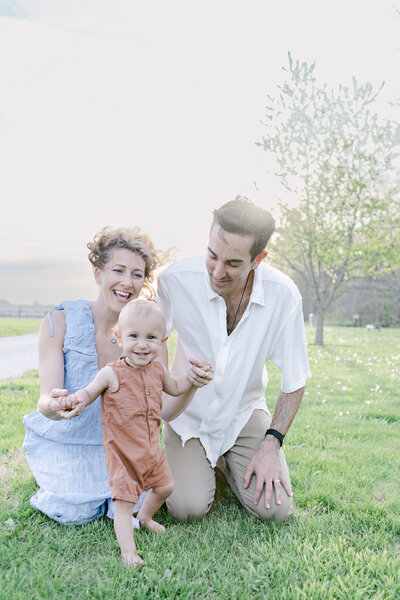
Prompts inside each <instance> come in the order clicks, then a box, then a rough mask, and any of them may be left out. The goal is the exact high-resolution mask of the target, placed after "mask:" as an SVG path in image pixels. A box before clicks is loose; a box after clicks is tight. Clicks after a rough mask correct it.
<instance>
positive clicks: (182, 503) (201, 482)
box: [163, 410, 292, 521]
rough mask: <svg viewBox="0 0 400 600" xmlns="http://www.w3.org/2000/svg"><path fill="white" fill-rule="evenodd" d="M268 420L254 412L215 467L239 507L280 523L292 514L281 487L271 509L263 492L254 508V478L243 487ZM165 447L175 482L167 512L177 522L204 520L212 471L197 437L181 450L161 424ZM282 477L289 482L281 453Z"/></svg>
mask: <svg viewBox="0 0 400 600" xmlns="http://www.w3.org/2000/svg"><path fill="white" fill-rule="evenodd" d="M270 423H271V417H270V416H269V415H268V414H267V413H266V412H264V411H263V410H255V411H253V413H252V415H251V417H250V419H249V420H248V422H247V423H246V425H245V426H244V427H243V429H242V431H241V432H240V434H239V436H238V438H237V440H236V443H235V445H234V446H233V447H232V448H231V449H230V450H228V452H225V454H224V455H223V456H222V457H220V459H219V461H218V463H217V467H218V468H220V469H221V471H222V472H223V474H224V475H225V478H226V480H227V482H228V484H229V486H230V488H231V489H232V491H233V493H234V494H235V496H236V498H237V499H238V500H239V502H240V503H241V504H242V506H243V507H244V508H245V509H246V510H247V511H249V512H250V513H252V514H253V515H255V516H256V517H258V518H259V519H264V520H266V519H272V518H274V519H275V520H276V521H281V520H283V519H285V518H287V517H288V516H289V515H290V514H291V513H292V498H290V497H289V496H288V495H287V494H286V492H285V490H284V489H283V487H282V492H281V500H282V503H281V504H280V505H277V504H276V503H275V493H274V491H273V492H272V498H271V508H270V509H268V510H267V509H266V508H265V503H264V495H265V489H264V490H263V492H262V494H261V497H260V500H259V502H258V504H257V505H255V504H254V502H253V496H254V489H255V484H256V478H255V476H253V477H252V479H251V483H250V485H249V487H248V488H247V489H244V487H243V481H244V474H245V471H246V468H247V465H248V464H249V462H250V460H251V458H252V457H253V455H254V454H255V452H256V451H257V450H258V448H259V447H260V444H261V442H262V440H263V439H264V435H265V432H266V430H267V429H268V427H269V425H270ZM163 439H164V448H165V453H166V455H167V460H168V463H169V466H170V469H171V471H172V475H173V477H174V481H175V487H174V491H173V493H172V494H171V496H169V498H168V500H167V507H168V510H169V511H170V512H171V514H172V516H173V517H175V518H176V519H179V520H185V519H187V518H188V517H203V516H204V515H206V514H207V512H208V511H209V510H210V508H211V506H212V503H213V501H214V495H215V487H216V481H215V471H214V469H213V467H212V466H211V464H210V462H209V460H208V459H207V457H206V453H205V450H204V448H203V446H202V444H201V442H200V440H199V439H198V438H191V439H189V440H188V441H187V442H186V444H185V446H184V447H183V448H182V441H181V438H180V436H179V435H177V434H176V433H175V431H174V430H173V429H172V428H171V427H170V425H169V424H168V423H164V428H163ZM279 457H280V461H281V466H282V470H283V473H284V476H285V478H286V479H287V480H289V471H288V467H287V464H286V460H285V456H284V454H283V452H282V450H280V452H279Z"/></svg>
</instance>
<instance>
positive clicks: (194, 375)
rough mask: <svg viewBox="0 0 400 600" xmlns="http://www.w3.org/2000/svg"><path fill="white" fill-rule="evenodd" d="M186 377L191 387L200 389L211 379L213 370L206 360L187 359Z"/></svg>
mask: <svg viewBox="0 0 400 600" xmlns="http://www.w3.org/2000/svg"><path fill="white" fill-rule="evenodd" d="M187 376H188V379H189V381H190V383H191V384H192V385H194V386H195V387H198V388H201V387H203V386H205V385H207V384H208V383H210V381H211V380H212V379H213V377H214V369H213V366H212V364H211V363H210V362H208V360H204V359H198V358H189V366H188V373H187Z"/></svg>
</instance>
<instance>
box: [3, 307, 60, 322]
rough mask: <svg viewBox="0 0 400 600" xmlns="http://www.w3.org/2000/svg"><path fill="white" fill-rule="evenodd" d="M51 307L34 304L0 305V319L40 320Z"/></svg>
mask: <svg viewBox="0 0 400 600" xmlns="http://www.w3.org/2000/svg"><path fill="white" fill-rule="evenodd" d="M52 308H53V305H51V304H49V305H46V306H40V305H35V304H30V305H29V304H27V305H23V304H0V317H10V318H14V319H15V318H17V319H18V318H21V319H22V318H24V319H40V318H42V317H45V316H46V315H47V313H48V312H49V310H51V309H52Z"/></svg>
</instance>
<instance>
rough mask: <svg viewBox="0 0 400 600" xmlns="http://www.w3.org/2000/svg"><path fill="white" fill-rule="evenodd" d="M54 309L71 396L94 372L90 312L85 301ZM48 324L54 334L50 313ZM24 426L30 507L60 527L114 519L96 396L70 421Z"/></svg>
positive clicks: (38, 418)
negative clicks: (60, 319) (31, 483)
mask: <svg viewBox="0 0 400 600" xmlns="http://www.w3.org/2000/svg"><path fill="white" fill-rule="evenodd" d="M54 310H65V315H66V332H65V338H64V346H63V352H64V388H66V389H67V390H68V391H69V393H74V392H76V391H77V390H79V389H81V388H83V387H85V386H86V385H88V384H89V383H90V382H91V381H92V380H93V378H94V377H95V375H96V373H97V371H98V357H97V352H96V344H95V327H94V323H93V316H92V311H91V309H90V305H89V303H88V302H87V301H86V300H75V301H73V302H63V303H62V304H59V305H58V306H56V307H55V309H54ZM48 319H49V323H50V332H51V335H53V325H52V321H51V313H49V315H48ZM23 421H24V425H25V428H26V436H25V441H24V444H23V447H22V448H23V450H24V452H25V454H26V456H27V459H28V463H29V466H30V468H31V471H32V473H33V475H34V477H35V479H36V481H37V484H38V485H39V488H40V489H39V490H38V492H36V494H35V495H34V496H32V498H31V500H30V503H31V506H33V508H37V509H38V510H40V511H41V512H43V513H44V514H46V515H47V516H49V517H50V518H51V519H54V520H55V521H59V522H60V523H63V524H75V525H81V524H82V523H87V522H89V521H93V520H94V519H96V518H98V517H101V516H103V515H104V514H105V513H106V511H107V514H108V516H110V517H111V518H112V517H113V507H112V502H111V499H110V497H111V491H110V486H109V483H108V475H107V467H106V461H105V456H104V450H103V427H102V423H101V415H100V396H99V397H98V398H97V399H96V400H95V401H94V402H93V403H92V404H90V405H89V406H88V407H87V408H85V410H84V411H83V413H82V414H81V415H80V416H79V417H75V418H74V419H71V420H70V421H69V420H65V419H64V420H60V421H53V420H51V419H48V418H46V417H45V416H43V415H42V414H41V413H40V412H39V411H36V412H34V413H32V414H30V415H27V416H26V417H24V419H23ZM138 506H139V505H137V506H136V507H135V509H137V508H138Z"/></svg>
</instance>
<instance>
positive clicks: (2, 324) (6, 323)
mask: <svg viewBox="0 0 400 600" xmlns="http://www.w3.org/2000/svg"><path fill="white" fill-rule="evenodd" d="M41 322H42V319H10V318H8V317H0V337H7V336H9V335H22V334H24V333H36V332H37V331H39V327H40V323H41Z"/></svg>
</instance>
